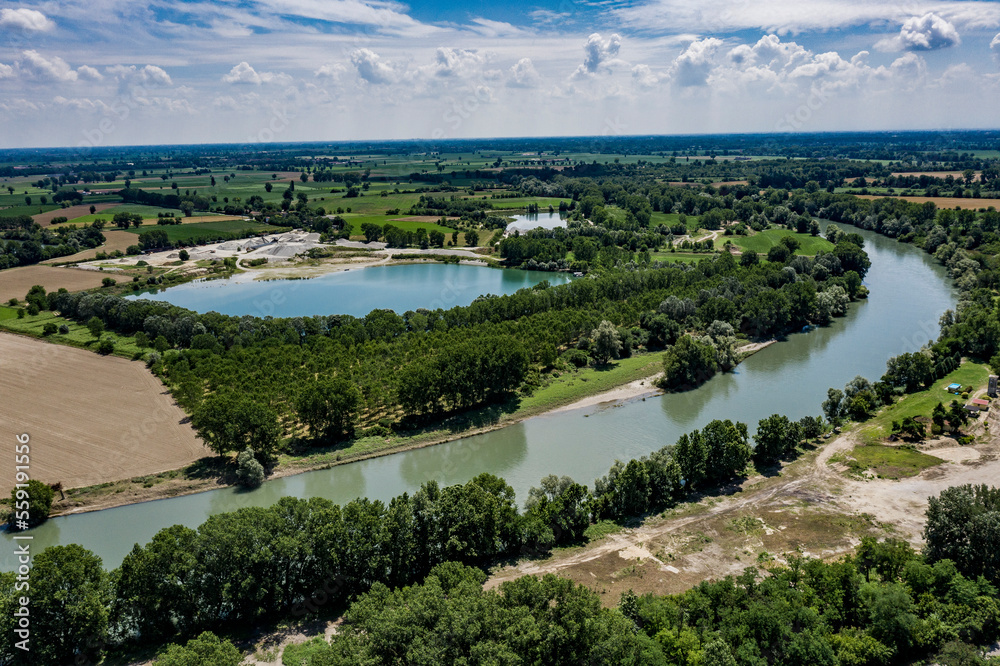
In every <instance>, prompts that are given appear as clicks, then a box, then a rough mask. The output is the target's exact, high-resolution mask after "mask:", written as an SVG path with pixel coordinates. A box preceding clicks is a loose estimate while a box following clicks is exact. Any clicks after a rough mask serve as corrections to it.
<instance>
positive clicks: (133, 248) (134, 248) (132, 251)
mask: <svg viewBox="0 0 1000 666" xmlns="http://www.w3.org/2000/svg"><path fill="white" fill-rule="evenodd" d="M125 254H127V255H129V256H135V255H137V254H142V248H141V247H139V246H138V245H129V246H128V247H127V248H125ZM142 263H145V262H142V261H140V262H139V263H137V264H136V266H138V265H139V264H142Z"/></svg>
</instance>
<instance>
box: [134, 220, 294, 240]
mask: <svg viewBox="0 0 1000 666" xmlns="http://www.w3.org/2000/svg"><path fill="white" fill-rule="evenodd" d="M155 229H162V230H163V231H165V232H167V238H169V239H170V240H171V241H172V242H175V243H176V242H177V241H180V240H185V241H196V240H199V239H202V238H220V237H224V238H236V237H237V236H239V235H241V234H242V233H243V232H245V231H254V232H262V233H271V232H276V231H286V230H287V228H286V227H272V226H270V225H267V224H258V223H256V222H247V221H246V220H223V221H220V222H195V223H193V224H168V225H163V226H159V225H157V226H156V227H151V226H143V227H139V228H138V229H136V228H131V229H129V230H128V232H129V233H130V234H135V235H136V236H138V235H139V234H141V233H144V232H146V231H153V230H155Z"/></svg>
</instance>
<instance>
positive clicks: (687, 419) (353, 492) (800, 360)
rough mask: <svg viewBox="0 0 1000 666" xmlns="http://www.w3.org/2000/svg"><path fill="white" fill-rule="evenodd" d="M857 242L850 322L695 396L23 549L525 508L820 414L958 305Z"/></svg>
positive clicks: (780, 349) (916, 262)
mask: <svg viewBox="0 0 1000 666" xmlns="http://www.w3.org/2000/svg"><path fill="white" fill-rule="evenodd" d="M850 231H852V232H853V231H856V230H855V229H852V228H851V229H850ZM860 233H861V234H862V236H864V238H865V242H866V245H865V249H866V250H867V252H868V254H869V256H870V257H871V260H872V267H871V270H870V271H869V273H868V276H867V279H866V280H865V283H866V285H867V286H868V287H869V288H870V290H871V296H870V297H869V298H868V300H867V301H862V302H860V303H855V304H852V305H851V308H850V311H849V313H848V315H847V316H846V317H843V318H841V319H838V320H835V322H834V323H833V324H832V325H831V326H829V327H826V328H820V329H815V330H812V331H810V332H808V333H796V334H793V335H791V336H789V338H788V339H787V340H785V341H782V342H781V343H780V344H776V345H771V346H770V347H768V348H766V349H764V350H763V351H761V352H759V353H757V354H755V355H754V356H752V357H750V358H749V359H747V360H746V361H745V362H744V363H742V364H741V365H740V366H739V367H738V368H736V371H735V372H732V373H728V374H723V375H717V376H716V377H714V378H713V379H711V380H710V381H709V382H707V383H706V384H705V385H703V386H702V387H700V388H698V389H696V390H694V391H690V392H687V393H681V394H672V395H665V396H661V397H656V398H649V399H646V400H645V401H642V400H638V401H633V402H628V403H625V404H622V405H620V406H616V407H610V408H609V407H603V408H602V407H596V408H595V407H592V408H586V409H580V410H573V411H568V412H561V413H558V414H551V415H546V416H540V417H536V418H532V419H529V420H527V421H523V422H521V423H518V424H516V425H512V426H509V427H507V428H503V429H502V430H497V431H494V432H490V433H487V434H484V435H477V436H474V437H467V438H464V439H460V440H456V441H454V442H449V443H446V444H441V445H438V446H433V447H428V448H423V449H416V450H412V451H406V452H403V453H398V454H395V455H390V456H384V457H381V458H374V459H371V460H366V461H361V462H356V463H350V464H346V465H340V466H338V467H334V468H332V469H329V470H320V471H315V472H308V473H305V474H300V475H298V476H292V477H286V478H283V479H276V480H274V481H269V482H267V483H265V484H264V485H263V486H262V487H261V488H259V489H257V490H254V491H252V492H243V491H240V490H237V489H234V488H225V489H221V490H214V491H210V492H205V493H199V494H196V495H188V496H184V497H178V498H172V499H165V500H158V501H155V502H147V503H143V504H135V505H130V506H124V507H119V508H115V509H107V510H104V511H97V512H91V513H83V514H79V515H72V516H63V517H59V518H54V519H52V520H49V521H48V522H47V523H45V524H44V525H42V526H40V527H38V528H36V529H34V530H32V532H31V534H32V535H33V536H34V541H33V543H32V550H33V552H35V553H38V552H40V551H41V550H42V549H43V548H44V547H45V546H48V545H52V544H60V543H62V544H65V543H79V544H81V545H83V546H84V547H86V548H88V549H90V550H92V551H93V552H95V553H96V554H97V555H99V556H100V557H101V558H102V559H103V560H104V565H105V566H106V567H108V568H112V567H115V566H117V565H118V564H119V563H120V562H121V560H122V558H123V557H124V556H125V555H126V554H127V553H128V551H129V550H130V549H131V548H132V546H133V545H134V544H135V543H137V542H138V543H146V542H148V541H149V540H150V539H151V538H152V536H153V535H154V534H155V533H156V532H157V531H158V530H160V529H161V528H163V527H167V526H169V525H173V524H176V523H180V524H184V525H188V526H191V527H195V526H197V525H199V524H200V523H202V522H203V521H204V520H205V519H206V518H207V517H208V516H209V515H210V514H213V513H217V512H223V511H232V510H234V509H237V508H239V507H243V506H266V505H268V504H271V503H273V502H274V501H275V500H277V499H278V498H280V497H282V496H285V495H294V496H298V497H312V496H319V497H327V498H330V499H332V500H334V501H336V502H346V501H349V500H351V499H353V498H355V497H359V496H366V497H369V498H372V499H380V500H383V501H386V500H388V499H390V498H391V497H393V496H395V495H398V494H400V493H402V492H404V491H410V492H412V491H414V490H416V489H417V488H418V487H419V486H420V484H421V483H423V482H425V481H428V480H431V479H434V480H437V481H438V482H439V483H441V484H453V483H462V482H465V481H468V480H469V479H470V478H472V477H473V476H475V475H476V474H478V473H480V472H491V473H493V474H496V475H498V476H502V477H504V478H505V479H506V480H507V482H508V483H509V484H510V485H511V486H512V487H513V488H514V490H515V491H516V493H517V496H518V499H519V500H520V501H523V499H524V498H525V496H526V494H527V490H528V488H530V487H531V486H532V485H537V484H538V481H539V479H540V478H541V477H543V476H545V475H546V474H558V475H563V474H565V475H569V476H571V477H573V478H574V479H576V480H577V481H580V482H582V483H586V484H587V485H591V486H592V484H593V480H594V478H595V477H597V476H599V475H602V474H604V473H605V472H606V471H607V469H608V467H609V466H610V465H611V464H612V463H613V462H614V460H615V459H619V460H628V459H630V458H634V457H638V456H641V455H644V454H647V453H649V452H650V451H652V450H654V449H657V448H659V447H661V446H663V445H664V444H668V443H672V442H674V441H675V440H676V439H677V437H678V436H679V435H680V434H682V433H684V432H688V431H690V430H692V429H694V428H699V427H701V426H703V425H704V424H705V423H707V422H708V421H710V420H712V419H716V418H728V419H734V420H740V421H743V422H745V423H747V424H748V425H750V427H751V430H752V429H753V428H754V426H755V425H756V423H757V421H758V420H759V419H761V418H763V417H765V416H768V415H770V414H773V413H781V414H785V415H787V416H789V417H791V418H796V419H797V418H800V417H802V416H805V415H807V414H812V415H817V416H818V415H819V414H820V403H821V402H822V401H823V400H825V399H826V391H827V388H829V387H831V386H832V387H837V388H841V387H843V385H844V384H845V383H847V382H848V381H849V380H850V379H852V378H853V377H854V376H855V375H863V376H866V377H868V378H869V379H871V380H875V379H878V378H879V377H881V376H882V374H883V373H884V372H885V362H886V360H887V359H888V358H889V357H890V356H894V355H896V354H900V353H902V352H905V351H914V350H915V349H918V348H919V347H920V345H922V344H923V343H925V342H927V341H928V340H929V339H932V338H935V337H936V336H937V330H938V326H937V322H938V319H939V317H940V315H941V314H942V313H943V312H944V311H945V310H946V309H947V308H949V307H952V306H953V304H954V302H955V298H956V293H955V291H954V290H953V289H952V288H951V286H950V284H949V281H948V279H947V276H946V274H945V271H944V269H943V268H941V267H940V266H938V265H937V264H936V263H935V262H934V260H933V259H932V258H931V257H929V256H928V255H926V254H924V253H923V252H922V251H920V250H919V249H917V248H914V247H911V246H908V245H903V244H899V243H896V242H895V241H893V240H890V239H887V238H883V237H880V236H877V235H875V234H873V233H871V232H864V231H862V232H860ZM3 538H4V539H5V540H6V543H5V544H4V547H3V548H2V549H0V553H2V555H0V567H2V568H3V569H4V570H11V569H13V568H14V564H15V562H14V556H13V551H14V543H13V541H12V539H11V535H9V534H4V536H3Z"/></svg>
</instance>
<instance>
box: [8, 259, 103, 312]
mask: <svg viewBox="0 0 1000 666" xmlns="http://www.w3.org/2000/svg"><path fill="white" fill-rule="evenodd" d="M90 251H91V252H96V250H90ZM60 258H61V259H64V260H65V259H66V257H60ZM105 277H107V275H106V274H105V273H101V272H99V271H85V270H82V269H79V268H62V267H56V266H44V265H41V264H36V265H34V266H20V267H18V268H8V269H5V270H3V271H0V302H7V301H8V300H10V299H11V298H17V299H23V298H24V296H25V294H27V293H28V290H29V289H31V288H32V287H33V286H34V285H36V284H40V285H42V286H43V287H45V290H46V291H57V290H58V289H59V288H60V287H65V288H66V289H69V290H70V291H80V290H82V289H93V288H94V287H100V286H101V280H102V279H104V278H105Z"/></svg>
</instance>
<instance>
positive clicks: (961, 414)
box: [948, 400, 969, 433]
mask: <svg viewBox="0 0 1000 666" xmlns="http://www.w3.org/2000/svg"><path fill="white" fill-rule="evenodd" d="M968 421H969V413H968V412H967V411H965V407H964V406H962V403H960V402H959V401H958V400H952V401H951V405H950V407H949V408H948V422H949V423H950V424H951V430H952V432H956V433H957V432H960V431H961V429H962V426H964V425H965V424H966V423H967V422H968Z"/></svg>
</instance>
